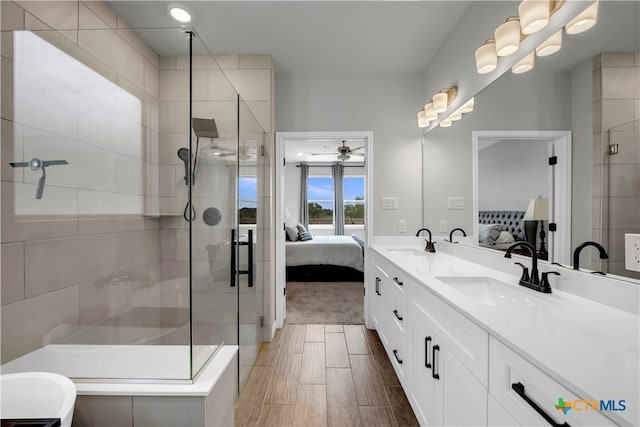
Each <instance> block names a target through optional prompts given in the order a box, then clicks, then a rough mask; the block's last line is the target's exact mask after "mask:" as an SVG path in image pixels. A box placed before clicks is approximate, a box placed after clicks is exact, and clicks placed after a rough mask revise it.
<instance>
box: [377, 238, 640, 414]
mask: <svg viewBox="0 0 640 427" xmlns="http://www.w3.org/2000/svg"><path fill="white" fill-rule="evenodd" d="M420 245H422V240H421V239H417V238H415V239H414V238H411V239H407V240H406V241H405V242H404V243H401V242H400V241H399V240H397V239H396V240H395V241H391V240H390V241H385V240H383V239H378V240H376V241H375V242H374V245H373V246H372V247H371V248H370V249H371V250H370V254H371V256H370V257H369V260H370V261H371V262H370V263H369V265H368V269H369V270H368V276H367V280H368V282H369V283H368V288H367V289H368V292H367V294H368V297H369V298H370V299H369V302H370V305H369V306H370V311H369V322H370V326H373V327H374V328H375V329H376V330H377V331H378V334H379V335H380V338H381V340H382V342H383V344H384V346H385V349H386V351H387V354H388V356H389V359H390V360H391V363H392V365H393V367H394V369H395V371H396V373H397V375H398V377H399V379H400V382H401V384H402V386H403V388H404V390H405V393H406V395H407V397H408V398H409V401H410V402H411V405H412V407H413V410H414V412H415V414H416V417H417V418H418V420H419V421H420V423H421V424H422V425H504V426H507V425H509V426H512V425H549V424H550V425H570V426H579V425H590V426H591V425H640V412H639V411H638V402H639V397H640V396H639V384H640V379H639V378H640V373H639V366H640V356H639V354H640V353H639V345H638V341H639V327H640V317H639V316H638V314H637V307H636V308H634V307H633V306H631V308H628V307H622V308H621V307H614V306H611V305H605V304H602V303H601V302H596V301H594V300H593V299H589V297H591V298H593V297H594V296H595V295H597V293H598V291H597V290H592V288H593V289H597V288H598V286H599V285H598V283H596V282H594V280H596V281H597V280H601V281H605V282H606V281H609V282H614V281H613V280H611V279H607V278H600V279H597V278H596V279H594V278H591V277H589V278H588V280H586V281H585V282H584V283H586V282H589V283H587V284H585V295H583V296H578V295H576V294H573V293H570V292H566V291H562V290H559V289H558V287H563V288H564V289H571V288H572V286H576V285H577V286H579V285H580V283H581V282H580V280H581V277H582V276H587V275H585V274H584V273H577V272H573V271H570V270H568V269H563V268H557V267H556V266H550V265H548V264H544V265H541V266H540V269H541V271H552V270H556V271H559V272H560V273H561V276H560V277H556V276H553V277H550V279H551V280H550V282H551V286H552V288H553V292H552V293H551V294H544V293H540V292H536V291H533V290H531V289H527V288H524V287H522V286H518V280H519V272H520V268H519V267H518V266H515V265H513V263H514V261H518V262H522V263H523V264H526V265H528V264H530V260H527V259H525V258H521V259H516V258H518V257H515V256H514V259H512V260H508V259H504V258H503V257H502V256H501V255H500V254H497V253H491V252H492V251H484V250H481V249H475V250H474V249H472V248H468V247H463V246H462V245H454V244H449V243H445V242H438V245H437V252H436V253H427V252H425V251H424V250H423V249H424V248H423V247H421V246H420ZM549 267H554V268H549ZM605 282H603V283H600V285H606V284H607V283H605ZM556 285H558V286H556ZM560 285H562V286H560ZM628 285H629V288H627V289H626V290H625V291H624V292H627V293H626V294H625V295H623V296H622V297H623V298H627V299H629V298H633V297H634V296H635V298H636V299H637V296H638V293H637V289H634V288H633V287H637V285H636V284H633V283H628ZM623 286H624V285H623ZM612 289H615V287H612ZM371 291H373V292H371ZM586 294H588V295H586ZM584 296H587V297H586V298H585V297H584ZM636 302H637V301H636ZM634 310H635V311H634ZM569 404H571V405H572V406H571V407H569V406H566V405H569ZM558 406H560V408H558ZM565 406H566V407H565ZM601 409H602V410H601ZM564 423H566V424H564Z"/></svg>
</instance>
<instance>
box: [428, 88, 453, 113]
mask: <svg viewBox="0 0 640 427" xmlns="http://www.w3.org/2000/svg"><path fill="white" fill-rule="evenodd" d="M457 95H458V86H451V87H448V88H444V89H440V90H439V91H438V93H436V94H435V95H433V100H432V101H433V110H434V111H435V112H436V113H438V114H440V113H444V112H445V111H447V107H448V106H449V104H451V103H452V102H453V101H454V100H455V99H456V96H457Z"/></svg>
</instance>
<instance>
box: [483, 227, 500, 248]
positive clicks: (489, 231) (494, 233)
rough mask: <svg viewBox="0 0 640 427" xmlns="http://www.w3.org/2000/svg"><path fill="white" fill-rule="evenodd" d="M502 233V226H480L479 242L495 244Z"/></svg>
mask: <svg viewBox="0 0 640 427" xmlns="http://www.w3.org/2000/svg"><path fill="white" fill-rule="evenodd" d="M501 231H502V225H500V224H478V240H479V241H480V243H486V244H494V243H495V242H496V239H497V238H498V237H500V232H501Z"/></svg>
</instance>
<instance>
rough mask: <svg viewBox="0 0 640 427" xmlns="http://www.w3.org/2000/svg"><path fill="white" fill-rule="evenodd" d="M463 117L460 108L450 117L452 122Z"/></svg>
mask: <svg viewBox="0 0 640 427" xmlns="http://www.w3.org/2000/svg"><path fill="white" fill-rule="evenodd" d="M461 118H462V112H461V111H460V110H456V111H454V112H453V113H451V115H450V116H449V117H448V119H449V120H451V121H452V122H457V121H458V120H460V119H461Z"/></svg>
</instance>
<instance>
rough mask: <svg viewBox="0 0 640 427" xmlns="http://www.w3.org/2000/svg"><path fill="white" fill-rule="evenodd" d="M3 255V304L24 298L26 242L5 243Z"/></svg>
mask: <svg viewBox="0 0 640 427" xmlns="http://www.w3.org/2000/svg"><path fill="white" fill-rule="evenodd" d="M0 251H1V253H0V255H2V269H1V271H2V281H1V282H0V284H1V286H2V305H6V304H9V303H12V302H16V301H19V300H21V299H23V298H24V243H22V242H19V243H3V244H2V249H0Z"/></svg>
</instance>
